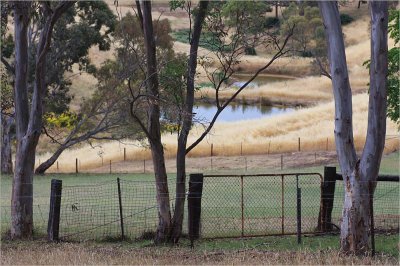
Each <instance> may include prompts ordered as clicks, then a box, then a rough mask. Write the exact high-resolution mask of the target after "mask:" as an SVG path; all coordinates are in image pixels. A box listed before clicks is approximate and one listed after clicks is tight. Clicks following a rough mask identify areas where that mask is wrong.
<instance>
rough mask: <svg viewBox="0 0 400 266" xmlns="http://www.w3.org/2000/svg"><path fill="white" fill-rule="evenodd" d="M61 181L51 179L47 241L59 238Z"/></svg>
mask: <svg viewBox="0 0 400 266" xmlns="http://www.w3.org/2000/svg"><path fill="white" fill-rule="evenodd" d="M61 193H62V181H61V180H57V179H52V180H51V191H50V210H49V221H48V224H47V237H48V239H49V241H58V240H59V228H60V211H61Z"/></svg>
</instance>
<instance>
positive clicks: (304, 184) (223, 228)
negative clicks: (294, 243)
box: [201, 174, 321, 238]
mask: <svg viewBox="0 0 400 266" xmlns="http://www.w3.org/2000/svg"><path fill="white" fill-rule="evenodd" d="M204 177H205V181H204V188H203V198H202V220H201V230H202V231H201V232H202V236H203V237H209V238H214V237H237V236H258V235H260V236H261V235H275V234H294V233H296V226H297V223H296V222H297V219H296V215H297V210H296V207H297V205H296V204H297V187H300V188H302V231H303V232H311V231H314V229H315V227H316V226H317V221H318V212H319V198H320V184H321V175H320V174H297V175H296V174H277V175H231V176H228V175H205V176H204Z"/></svg>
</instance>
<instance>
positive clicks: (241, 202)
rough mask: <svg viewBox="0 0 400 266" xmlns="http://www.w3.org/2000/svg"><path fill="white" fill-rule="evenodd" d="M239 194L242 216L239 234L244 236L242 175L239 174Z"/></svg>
mask: <svg viewBox="0 0 400 266" xmlns="http://www.w3.org/2000/svg"><path fill="white" fill-rule="evenodd" d="M240 188H241V189H240V190H241V192H240V194H241V201H240V207H241V210H242V211H241V214H242V215H241V216H242V233H241V236H242V237H244V193H243V176H242V175H241V176H240Z"/></svg>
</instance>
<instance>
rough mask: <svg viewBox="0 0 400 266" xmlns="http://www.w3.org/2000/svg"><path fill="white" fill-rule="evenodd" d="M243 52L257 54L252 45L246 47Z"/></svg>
mask: <svg viewBox="0 0 400 266" xmlns="http://www.w3.org/2000/svg"><path fill="white" fill-rule="evenodd" d="M244 53H245V54H246V55H257V52H256V49H254V47H246V48H245V49H244Z"/></svg>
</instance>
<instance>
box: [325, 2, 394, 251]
mask: <svg viewBox="0 0 400 266" xmlns="http://www.w3.org/2000/svg"><path fill="white" fill-rule="evenodd" d="M319 6H320V10H321V14H322V17H323V21H324V26H325V33H326V37H327V43H328V58H329V61H330V69H331V73H332V84H333V93H334V98H335V142H336V151H337V154H338V158H339V164H340V167H341V169H342V174H343V183H344V187H345V198H344V206H343V213H342V223H341V233H340V245H341V251H342V252H344V253H353V254H364V253H367V252H369V250H370V245H369V233H370V232H369V229H370V215H371V214H370V200H369V197H370V193H373V190H374V187H375V185H376V180H377V176H378V172H379V166H380V161H381V156H382V152H383V147H384V141H385V133H386V89H387V88H386V87H387V86H386V76H387V23H388V13H387V2H378V1H377V2H374V1H372V2H371V22H372V25H371V68H370V96H369V111H368V130H367V137H366V143H365V147H364V150H363V154H362V156H361V158H360V159H358V158H357V156H356V152H355V148H354V142H353V128H352V102H351V88H350V83H349V77H348V71H347V64H346V55H345V49H344V42H343V34H342V29H341V26H340V18H339V10H338V7H337V3H336V2H330V1H320V2H319ZM371 188H372V189H371Z"/></svg>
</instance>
